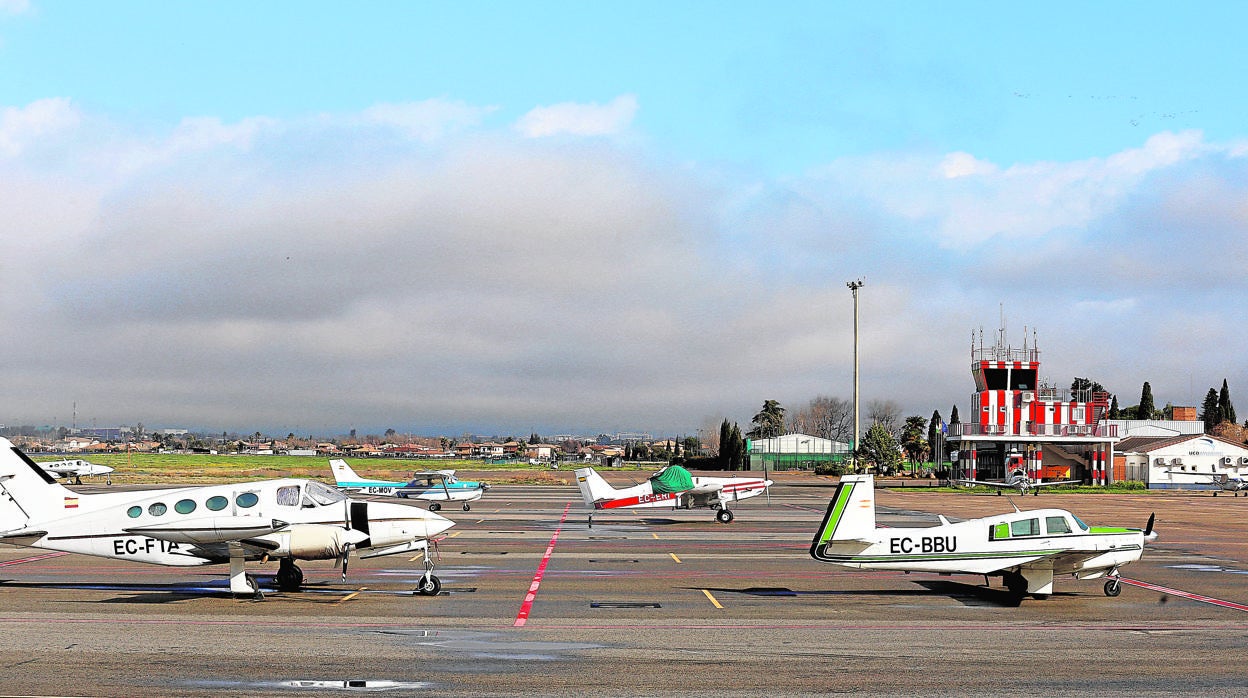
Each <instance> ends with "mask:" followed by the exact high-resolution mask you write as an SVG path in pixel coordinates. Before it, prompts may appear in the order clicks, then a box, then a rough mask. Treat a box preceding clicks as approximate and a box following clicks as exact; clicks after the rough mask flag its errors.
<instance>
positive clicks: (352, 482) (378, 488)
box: [329, 459, 490, 511]
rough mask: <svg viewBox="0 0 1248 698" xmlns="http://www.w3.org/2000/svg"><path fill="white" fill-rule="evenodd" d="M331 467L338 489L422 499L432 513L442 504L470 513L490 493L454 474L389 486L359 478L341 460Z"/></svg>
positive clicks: (484, 486)
mask: <svg viewBox="0 0 1248 698" xmlns="http://www.w3.org/2000/svg"><path fill="white" fill-rule="evenodd" d="M329 466H330V468H331V469H333V471H334V481H335V482H336V483H337V484H338V489H341V490H343V491H345V492H358V493H360V494H373V495H381V496H384V497H400V498H405V499H406V498H411V499H423V500H425V501H428V502H429V511H437V510H439V509H441V508H442V505H441V504H439V502H463V503H464V511H469V510H470V509H472V507H471V506H469V505H468V503H469V502H475V501H477V500H478V499H481V495H483V494H485V491H486V490H488V489H490V486H489V485H487V484H485V483H484V482H470V481H467V480H460V479H459V478H457V477H455V471H454V470H437V471H434V472H430V473H412V479H411V480H409V481H407V482H388V481H386V480H369V479H368V478H363V477H360V476H359V475H357V474H356V473H355V471H354V470H353V469H352V468H351V466H349V465H347V462H346V461H345V460H342V459H334V460H331V461H330V462H329Z"/></svg>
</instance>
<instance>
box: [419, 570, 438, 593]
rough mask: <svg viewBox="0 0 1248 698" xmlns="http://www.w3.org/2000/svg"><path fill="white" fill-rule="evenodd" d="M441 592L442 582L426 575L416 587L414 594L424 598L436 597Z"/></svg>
mask: <svg viewBox="0 0 1248 698" xmlns="http://www.w3.org/2000/svg"><path fill="white" fill-rule="evenodd" d="M440 591H442V580H440V579H438V578H437V577H435V576H434V575H432V574H431V575H427V576H426V577H424V578H423V579H421V580H420V584H417V585H416V593H417V594H422V595H424V596H437V595H438V592H440Z"/></svg>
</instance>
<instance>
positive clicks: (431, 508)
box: [429, 502, 442, 511]
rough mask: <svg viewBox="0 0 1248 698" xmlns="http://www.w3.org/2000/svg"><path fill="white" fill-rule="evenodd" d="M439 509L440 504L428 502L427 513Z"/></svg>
mask: <svg viewBox="0 0 1248 698" xmlns="http://www.w3.org/2000/svg"><path fill="white" fill-rule="evenodd" d="M441 508H442V505H441V504H438V503H437V502H429V511H437V510H438V509H441Z"/></svg>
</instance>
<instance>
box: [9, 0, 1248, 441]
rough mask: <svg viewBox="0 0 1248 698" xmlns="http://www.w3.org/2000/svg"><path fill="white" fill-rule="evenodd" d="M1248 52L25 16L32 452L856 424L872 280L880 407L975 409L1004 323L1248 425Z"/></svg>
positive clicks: (20, 206) (1043, 18) (329, 20)
mask: <svg viewBox="0 0 1248 698" xmlns="http://www.w3.org/2000/svg"><path fill="white" fill-rule="evenodd" d="M1075 16H1077V21H1073V20H1072V18H1073V17H1075ZM1245 20H1248V5H1239V4H1221V3H1217V4H1201V3H1198V4H1196V5H1194V6H1192V7H1191V8H1186V9H1184V10H1182V11H1179V10H1177V9H1175V8H1174V7H1173V6H1172V5H1169V4H1166V3H1160V2H1157V3H1150V2H1145V3H1126V2H1106V3H1096V4H1092V5H1088V4H1084V3H1063V2H1058V3H1049V4H1046V5H1045V6H1043V7H1034V8H1033V7H1013V6H1008V5H1006V6H1002V5H999V4H992V3H980V2H952V3H945V4H939V5H931V6H928V5H923V4H913V3H890V2H884V3H873V4H871V5H870V6H862V5H860V4H855V3H843V2H789V3H778V4H777V3H771V4H761V3H759V4H733V5H722V4H717V3H710V2H688V3H678V4H675V5H672V4H668V3H658V2H644V1H643V2H637V3H627V4H623V5H613V4H600V3H591V4H584V3H570V2H568V3H564V2H535V3H525V4H515V5H511V4H497V5H474V4H467V5H464V6H455V5H451V6H442V5H436V4H424V3H394V4H368V5H363V6H350V5H345V6H344V5H342V4H340V3H331V2H315V1H313V2H298V3H295V2H267V3H261V4H253V3H242V2H222V3H213V4H189V3H162V2H148V1H135V2H121V3H74V2H57V1H51V0H0V182H3V186H2V187H0V211H3V212H4V215H3V216H0V235H2V236H3V240H4V241H5V242H6V243H7V244H5V246H4V258H3V261H0V272H2V275H0V289H2V293H0V319H2V320H3V323H4V326H5V327H6V329H7V331H8V332H9V335H10V341H9V342H7V343H6V349H5V350H4V354H3V355H4V361H3V362H0V395H2V396H3V404H4V409H3V410H0V422H2V423H5V424H9V425H16V424H34V425H44V424H62V425H68V423H69V421H70V419H71V411H72V410H73V405H75V404H76V405H77V420H78V423H79V425H80V426H81V425H86V424H95V425H97V426H101V427H103V426H117V425H123V424H125V425H134V424H137V423H140V422H142V423H143V424H145V425H147V426H149V427H161V426H168V427H186V428H192V429H202V430H204V431H207V432H220V431H239V432H243V433H250V432H253V431H256V430H260V431H262V432H264V433H273V434H285V433H287V432H294V433H296V434H299V435H302V434H312V435H332V434H341V433H346V432H347V431H348V430H350V429H351V428H356V429H357V430H358V431H359V433H361V434H364V433H381V432H382V431H384V430H385V429H387V428H393V429H396V430H397V431H399V432H401V433H405V432H411V433H416V434H430V435H435V434H446V435H456V434H460V433H463V432H465V431H467V432H472V433H478V434H508V433H514V434H518V435H524V436H527V435H528V434H529V433H531V432H537V433H539V434H549V433H583V434H596V433H600V432H607V433H612V432H617V431H649V432H651V433H654V434H656V435H659V434H662V435H671V434H681V433H686V434H692V433H696V431H697V429H699V428H701V427H704V426H706V425H707V424H709V423H714V422H718V420H719V419H722V418H725V417H726V418H728V419H731V420H733V421H737V422H739V423H741V424H742V425H743V426H744V425H745V424H747V423H748V422H749V420H750V418H751V417H752V416H753V415H754V414H755V413H756V412H757V411H758V409H759V408H760V407H761V405H762V403H763V401H764V400H765V399H775V400H778V401H780V403H781V404H782V405H783V406H784V407H786V408H789V409H796V408H800V407H802V406H804V405H805V404H806V403H807V402H808V401H809V400H810V399H811V398H814V397H815V396H817V395H831V396H836V397H841V398H846V399H848V398H849V397H850V396H851V395H852V357H853V338H852V335H853V328H852V313H853V305H852V297H851V294H850V292H849V290H848V289H847V288H846V286H845V284H846V282H847V281H850V280H853V279H858V278H863V279H865V280H866V285H865V287H864V288H863V289H862V291H861V296H860V299H861V317H862V326H861V349H860V352H861V368H862V377H861V385H862V388H861V393H862V400H863V403H864V404H865V403H867V402H869V401H872V400H893V401H895V402H897V403H898V404H899V405H901V407H902V410H903V412H904V414H905V415H911V414H917V415H920V416H923V417H928V416H930V415H931V413H932V411H933V410H939V411H940V412H941V414H942V415H945V416H948V412H949V408H950V407H951V406H952V405H954V404H956V405H958V408H959V410H960V411H962V414H963V418H964V419H965V418H966V414H967V413H966V412H965V410H966V409H967V408H968V406H969V403H968V400H969V397H970V395H971V393H972V392H973V384H972V381H971V377H970V372H969V365H970V353H969V352H970V348H971V343H972V335H973V333H975V332H977V331H978V330H979V329H981V328H982V329H983V330H984V333H985V341H986V342H990V341H991V338H992V335H993V333H994V332H995V330H996V329H997V326H998V324H999V317H1000V314H1001V309H1002V308H1004V314H1005V316H1006V321H1007V322H1006V324H1007V330H1008V333H1007V337H1008V339H1009V341H1010V343H1011V344H1014V345H1016V346H1017V345H1021V344H1022V342H1023V337H1024V328H1026V336H1027V339H1028V341H1029V342H1030V341H1031V337H1032V336H1033V334H1032V333H1033V332H1034V336H1035V337H1036V338H1038V341H1039V347H1040V350H1041V361H1042V370H1041V375H1042V377H1043V378H1046V379H1048V380H1049V381H1050V382H1052V383H1053V384H1055V385H1057V386H1059V387H1068V386H1069V384H1070V382H1071V380H1072V379H1073V378H1074V377H1075V376H1080V377H1087V378H1091V379H1092V380H1095V381H1098V382H1100V383H1102V384H1103V385H1105V386H1106V388H1108V389H1109V390H1110V391H1111V392H1114V393H1116V394H1117V395H1118V396H1119V401H1120V403H1121V404H1122V405H1123V406H1126V405H1131V404H1135V402H1136V401H1138V398H1139V394H1140V389H1141V386H1142V384H1143V383H1144V382H1145V381H1148V382H1150V384H1151V387H1152V392H1153V395H1154V397H1155V400H1156V404H1157V405H1159V406H1160V405H1164V404H1166V403H1167V402H1170V403H1173V404H1176V405H1196V406H1199V405H1200V403H1201V401H1202V400H1203V398H1204V395H1205V392H1206V391H1207V390H1208V389H1209V388H1210V387H1219V386H1221V384H1222V381H1223V379H1226V380H1227V381H1228V382H1229V385H1230V389H1231V395H1232V397H1234V396H1235V395H1236V394H1237V391H1238V390H1248V361H1245V353H1246V352H1248V341H1245V340H1246V339H1248V337H1246V334H1248V331H1246V329H1245V323H1244V322H1243V318H1244V317H1245V313H1244V311H1243V310H1242V309H1241V306H1242V303H1243V301H1242V299H1243V298H1244V286H1245V280H1244V278H1245V274H1244V270H1245V269H1246V268H1248V265H1246V264H1245V262H1246V261H1248V252H1246V249H1248V246H1246V245H1245V240H1248V138H1246V136H1248V133H1246V130H1248V126H1246V124H1248V96H1246V95H1245V93H1244V91H1243V90H1239V89H1237V88H1236V87H1235V86H1236V85H1238V84H1239V82H1240V81H1241V73H1242V72H1243V71H1242V67H1243V66H1244V65H1245V60H1244V59H1245V57H1246V56H1245V53H1246V52H1248V49H1245V48H1244V47H1243V42H1242V40H1241V39H1240V37H1239V36H1238V34H1239V28H1240V27H1242V26H1244V24H1245ZM864 414H865V412H864ZM864 428H865V424H864Z"/></svg>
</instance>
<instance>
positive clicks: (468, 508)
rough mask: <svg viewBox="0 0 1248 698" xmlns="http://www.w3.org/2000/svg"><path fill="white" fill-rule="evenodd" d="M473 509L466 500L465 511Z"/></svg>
mask: <svg viewBox="0 0 1248 698" xmlns="http://www.w3.org/2000/svg"><path fill="white" fill-rule="evenodd" d="M471 510H472V507H470V506H468V503H467V502H464V511H471Z"/></svg>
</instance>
